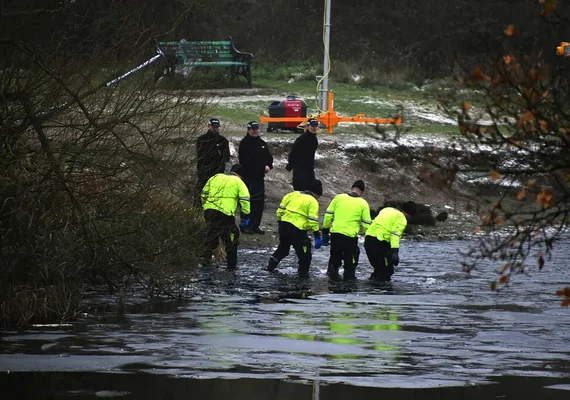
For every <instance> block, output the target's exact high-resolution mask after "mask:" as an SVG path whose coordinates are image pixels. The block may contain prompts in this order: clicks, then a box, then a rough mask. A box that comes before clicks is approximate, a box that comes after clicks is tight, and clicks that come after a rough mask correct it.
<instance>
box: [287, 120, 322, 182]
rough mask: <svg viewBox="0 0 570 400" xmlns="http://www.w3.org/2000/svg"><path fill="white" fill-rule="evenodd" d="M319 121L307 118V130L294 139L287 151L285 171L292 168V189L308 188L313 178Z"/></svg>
mask: <svg viewBox="0 0 570 400" xmlns="http://www.w3.org/2000/svg"><path fill="white" fill-rule="evenodd" d="M318 130H319V121H318V120H316V119H315V118H309V120H308V121H307V130H306V131H305V132H303V133H302V134H301V135H299V136H298V137H297V139H295V143H293V148H292V149H291V152H290V153H289V159H288V162H289V163H288V164H287V166H286V167H285V168H286V169H287V171H291V170H293V189H294V190H309V189H310V187H311V184H312V183H313V181H314V180H315V152H316V151H317V147H318V146H319V142H318V140H317V131H318Z"/></svg>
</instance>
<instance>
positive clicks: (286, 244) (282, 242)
mask: <svg viewBox="0 0 570 400" xmlns="http://www.w3.org/2000/svg"><path fill="white" fill-rule="evenodd" d="M322 194H323V186H322V184H321V181H319V180H318V179H315V180H314V181H313V183H312V184H311V187H310V190H302V191H295V192H291V193H288V194H286V195H285V197H283V199H282V200H281V204H280V205H279V208H278V209H277V212H276V214H277V221H278V226H279V227H278V229H279V246H277V250H275V252H273V254H272V255H271V257H270V258H269V264H268V265H267V270H268V271H273V270H275V268H277V265H278V264H279V262H280V261H281V260H282V259H283V258H285V257H287V256H288V255H289V250H290V249H291V246H293V248H294V249H295V253H296V254H297V258H298V259H299V268H298V273H299V276H300V277H308V276H309V267H310V266H311V260H312V254H311V239H309V236H308V235H307V231H313V233H314V237H315V249H318V248H320V247H321V245H322V238H321V231H320V230H319V203H318V201H317V200H318V198H319V197H320V196H321V195H322Z"/></svg>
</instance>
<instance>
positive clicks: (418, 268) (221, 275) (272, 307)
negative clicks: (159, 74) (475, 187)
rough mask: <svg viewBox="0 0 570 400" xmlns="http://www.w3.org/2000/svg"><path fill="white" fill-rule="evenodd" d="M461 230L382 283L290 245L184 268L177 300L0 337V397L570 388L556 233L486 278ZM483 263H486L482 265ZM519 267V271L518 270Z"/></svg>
mask: <svg viewBox="0 0 570 400" xmlns="http://www.w3.org/2000/svg"><path fill="white" fill-rule="evenodd" d="M468 243H469V242H468V241H441V242H413V241H404V242H403V244H402V250H401V251H400V254H401V259H402V262H401V264H400V266H399V267H398V269H397V272H396V275H395V276H394V280H393V282H392V283H391V284H390V285H374V284H372V283H370V282H369V281H368V279H367V278H368V275H369V273H370V266H369V264H368V263H367V261H366V257H365V256H364V255H363V257H362V259H361V265H360V266H359V271H358V274H357V276H358V278H359V279H358V281H356V282H354V283H342V282H341V283H335V282H331V281H329V280H328V279H327V278H326V276H325V271H326V261H327V251H326V250H324V251H323V250H317V251H315V254H314V260H313V267H312V270H311V277H310V279H308V280H299V279H298V278H297V277H296V266H295V259H294V258H293V257H292V256H290V257H289V258H286V259H285V260H283V261H282V263H281V265H280V267H279V269H278V272H277V273H269V272H266V271H263V270H262V266H263V265H265V263H266V261H267V256H268V254H267V253H268V251H267V249H264V250H255V251H253V250H242V251H241V252H240V269H239V270H238V271H237V272H235V273H233V272H228V271H226V270H225V268H214V269H209V270H201V271H197V272H196V276H195V280H194V284H193V285H192V286H191V287H189V288H188V290H189V291H190V293H192V295H193V297H192V300H191V301H190V302H187V303H184V304H180V303H155V304H137V305H133V306H131V307H129V308H128V309H127V312H126V313H125V315H124V316H122V317H117V316H116V315H113V314H111V313H109V314H99V315H97V316H95V315H86V316H85V317H84V319H83V321H81V323H78V324H74V325H72V326H65V327H61V328H59V329H55V330H54V329H45V328H43V329H42V328H38V329H36V330H34V331H28V332H23V333H16V332H4V333H2V334H1V336H0V340H1V354H0V370H1V371H2V373H1V374H0V398H1V399H17V398H22V399H24V398H25V399H28V398H30V399H36V398H38V399H40V398H41V399H47V398H49V399H56V398H57V399H59V398H65V399H96V398H108V397H114V398H119V399H188V398H193V399H194V398H209V399H218V398H223V399H230V398H231V399H253V400H256V399H293V398H297V399H310V398H322V399H340V398H343V399H346V398H351V397H352V398H378V397H379V396H391V397H392V398H399V399H423V398H440V399H451V398H454V399H456V398H458V396H459V398H466V399H487V398H492V399H495V398H500V399H504V398H509V399H514V398H517V399H520V398H523V399H527V398H529V399H530V398H532V399H568V398H570V334H569V332H570V311H569V310H568V309H565V308H561V307H560V301H559V299H558V298H557V297H556V296H555V294H554V292H555V291H556V289H559V288H561V287H564V286H566V285H568V272H567V265H566V263H567V260H568V255H569V253H568V250H567V249H568V248H570V247H569V244H570V240H566V241H565V242H564V243H560V244H559V245H558V246H557V247H556V248H555V254H554V256H553V258H552V260H551V261H550V262H549V263H548V264H547V265H546V267H545V269H544V270H543V271H541V272H538V271H536V272H534V271H533V272H532V273H530V274H529V276H520V277H517V279H516V280H515V282H514V283H513V284H512V285H511V286H510V287H509V288H508V289H507V290H504V291H501V292H498V293H497V292H490V291H489V289H488V282H489V280H490V279H492V278H494V275H493V273H492V271H491V269H481V270H478V271H475V272H474V273H472V274H471V275H470V276H467V275H465V274H464V273H462V272H461V270H460V267H459V265H458V260H459V256H458V254H457V251H458V250H459V249H462V248H465V247H466V246H467V244H468ZM489 268H490V267H489ZM529 271H530V270H529Z"/></svg>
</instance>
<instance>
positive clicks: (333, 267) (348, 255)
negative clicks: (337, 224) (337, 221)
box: [329, 233, 360, 279]
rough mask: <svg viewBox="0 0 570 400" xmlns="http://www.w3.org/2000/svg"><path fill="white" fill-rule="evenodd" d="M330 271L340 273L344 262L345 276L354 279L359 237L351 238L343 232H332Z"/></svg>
mask: <svg viewBox="0 0 570 400" xmlns="http://www.w3.org/2000/svg"><path fill="white" fill-rule="evenodd" d="M330 247H331V249H330V257H329V271H331V272H333V273H338V269H339V268H340V266H341V265H342V263H343V262H344V278H345V279H354V278H355V271H356V263H357V262H358V255H359V253H360V252H359V250H358V238H357V237H355V238H351V237H348V236H346V235H343V234H341V233H331V243H330Z"/></svg>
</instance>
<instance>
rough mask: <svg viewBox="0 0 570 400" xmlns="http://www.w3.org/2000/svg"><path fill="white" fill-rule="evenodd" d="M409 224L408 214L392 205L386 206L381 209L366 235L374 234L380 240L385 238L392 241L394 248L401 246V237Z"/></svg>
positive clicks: (391, 244) (389, 241) (391, 245)
mask: <svg viewBox="0 0 570 400" xmlns="http://www.w3.org/2000/svg"><path fill="white" fill-rule="evenodd" d="M407 225H408V220H407V219H406V215H405V214H404V213H403V212H402V211H400V210H398V209H396V208H392V207H386V208H383V209H382V210H380V212H379V213H378V215H377V216H376V218H374V221H372V225H370V228H368V231H366V236H374V237H375V238H376V239H378V240H384V241H386V242H388V243H390V247H391V248H393V249H398V248H400V239H401V238H402V234H403V233H404V230H405V229H406V226H407Z"/></svg>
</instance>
